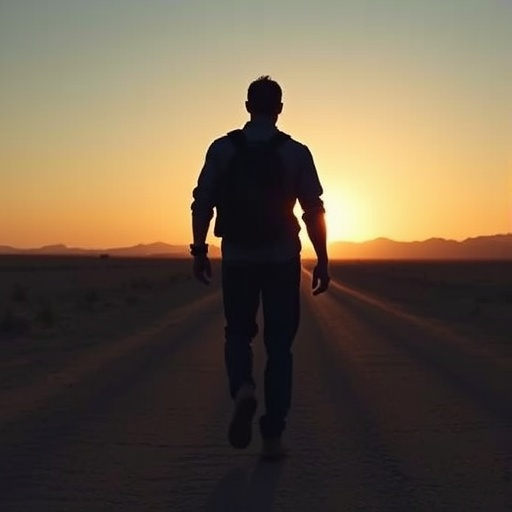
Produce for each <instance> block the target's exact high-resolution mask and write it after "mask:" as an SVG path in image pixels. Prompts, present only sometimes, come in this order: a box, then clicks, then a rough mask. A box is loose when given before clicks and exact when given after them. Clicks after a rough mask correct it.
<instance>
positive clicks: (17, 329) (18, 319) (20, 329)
mask: <svg viewBox="0 0 512 512" xmlns="http://www.w3.org/2000/svg"><path fill="white" fill-rule="evenodd" d="M29 328H30V324H29V322H28V321H27V319H26V318H24V317H22V316H19V315H15V314H14V313H13V312H12V311H11V310H10V309H8V310H7V311H5V313H4V315H3V317H2V319H1V320H0V332H2V333H5V334H23V333H25V332H27V331H28V330H29Z"/></svg>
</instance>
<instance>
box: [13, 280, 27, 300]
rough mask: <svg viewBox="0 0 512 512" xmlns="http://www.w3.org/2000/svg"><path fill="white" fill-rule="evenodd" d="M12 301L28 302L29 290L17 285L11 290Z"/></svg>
mask: <svg viewBox="0 0 512 512" xmlns="http://www.w3.org/2000/svg"><path fill="white" fill-rule="evenodd" d="M11 299H12V300H13V301H14V302H26V300H27V299H28V288H27V287H26V286H23V285H21V284H19V283H16V284H15V285H14V286H13V287H12V290H11Z"/></svg>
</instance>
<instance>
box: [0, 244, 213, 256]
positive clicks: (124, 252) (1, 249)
mask: <svg viewBox="0 0 512 512" xmlns="http://www.w3.org/2000/svg"><path fill="white" fill-rule="evenodd" d="M0 254H27V255H30V254H32V255H60V256H99V255H102V254H108V255H109V256H114V257H131V258H134V257H139V258H141V257H175V258H177V257H188V256H189V255H190V250H189V247H188V245H170V244H166V243H164V242H155V243H152V244H138V245H134V246H131V247H115V248H109V249H81V248H79V247H67V246H66V245H62V244H55V245H45V246H43V247H38V248H34V249H17V248H15V247H10V246H7V245H0ZM209 254H210V255H211V256H213V257H218V256H219V255H220V249H219V248H218V247H215V246H210V248H209Z"/></svg>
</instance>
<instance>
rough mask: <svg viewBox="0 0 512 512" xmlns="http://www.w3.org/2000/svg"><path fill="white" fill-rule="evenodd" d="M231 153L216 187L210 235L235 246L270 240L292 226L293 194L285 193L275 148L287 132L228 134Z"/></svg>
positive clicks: (278, 236) (237, 131)
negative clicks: (263, 136) (251, 137)
mask: <svg viewBox="0 0 512 512" xmlns="http://www.w3.org/2000/svg"><path fill="white" fill-rule="evenodd" d="M228 137H229V138H230V140H231V141H232V143H233V144H234V146H235V152H234V154H233V156H232V158H231V160H230V161H229V163H228V165H227V167H226V168H225V169H224V171H223V172H222V173H221V176H220V177H219V180H218V183H217V188H216V202H215V203H216V204H215V206H216V210H217V217H216V221H215V228H214V234H215V235H216V236H218V237H222V238H223V239H225V240H228V241H230V242H233V243H236V244H237V245H239V246H241V247H246V248H257V247H261V246H265V245H268V244H271V243H272V242H275V241H276V240H278V239H279V238H281V237H282V236H283V235H285V234H286V233H288V232H290V230H293V229H294V227H295V223H296V220H295V217H294V215H293V206H294V203H295V201H294V199H293V197H290V194H289V193H287V192H286V187H285V170H284V166H283V163H282V161H281V158H280V156H279V154H278V149H279V147H280V146H281V144H283V143H284V142H285V141H287V140H289V139H290V136H289V135H287V134H285V133H282V132H279V133H277V134H276V135H274V136H273V137H272V138H271V139H270V140H268V141H263V142H257V143H249V141H248V140H247V138H246V136H245V134H244V133H243V131H242V130H235V131H233V132H230V133H228Z"/></svg>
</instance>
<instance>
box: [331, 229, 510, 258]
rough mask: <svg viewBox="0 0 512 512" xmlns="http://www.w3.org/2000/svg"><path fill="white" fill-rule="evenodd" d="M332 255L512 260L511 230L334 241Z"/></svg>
mask: <svg viewBox="0 0 512 512" xmlns="http://www.w3.org/2000/svg"><path fill="white" fill-rule="evenodd" d="M329 254H330V256H331V258H333V259H407V260H415V259H448V260H456V259H461V260H471V259H473V260H475V259H480V260H482V259H488V260H512V234H511V233H509V234H504V235H493V236H479V237H475V238H467V239H466V240H463V241H461V242H458V241H455V240H445V239H443V238H430V239H428V240H424V241H418V242H396V241H394V240H389V239H388V238H377V239H375V240H370V241H367V242H361V243H353V242H333V243H331V244H330V246H329Z"/></svg>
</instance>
